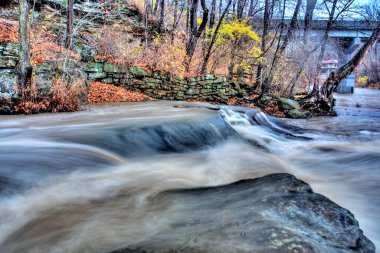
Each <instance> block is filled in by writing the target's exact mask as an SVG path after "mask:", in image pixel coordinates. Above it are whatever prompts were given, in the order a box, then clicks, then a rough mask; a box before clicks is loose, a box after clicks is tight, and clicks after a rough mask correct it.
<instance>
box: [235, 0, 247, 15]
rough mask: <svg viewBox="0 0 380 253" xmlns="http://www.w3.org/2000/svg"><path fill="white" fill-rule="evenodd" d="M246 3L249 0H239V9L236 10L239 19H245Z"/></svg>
mask: <svg viewBox="0 0 380 253" xmlns="http://www.w3.org/2000/svg"><path fill="white" fill-rule="evenodd" d="M246 3H247V0H238V3H237V10H236V17H237V19H243V13H244V8H245V5H246Z"/></svg>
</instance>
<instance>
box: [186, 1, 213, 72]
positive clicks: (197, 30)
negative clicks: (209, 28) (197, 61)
mask: <svg viewBox="0 0 380 253" xmlns="http://www.w3.org/2000/svg"><path fill="white" fill-rule="evenodd" d="M201 6H202V10H203V16H202V22H201V24H200V25H199V27H198V25H197V9H198V0H192V4H191V7H190V22H189V25H190V29H189V30H190V33H189V35H188V39H187V43H186V56H187V58H188V59H187V62H186V64H185V65H186V69H187V71H188V70H189V67H190V62H191V59H192V57H193V55H194V51H195V47H196V46H197V42H198V38H199V37H200V36H201V35H202V33H203V31H204V29H205V28H206V24H207V21H208V13H209V10H208V9H207V6H206V2H205V0H201Z"/></svg>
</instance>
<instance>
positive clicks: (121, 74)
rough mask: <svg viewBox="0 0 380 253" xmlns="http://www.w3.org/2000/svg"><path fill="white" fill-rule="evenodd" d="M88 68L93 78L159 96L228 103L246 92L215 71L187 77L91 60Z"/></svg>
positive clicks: (86, 70) (158, 97)
mask: <svg viewBox="0 0 380 253" xmlns="http://www.w3.org/2000/svg"><path fill="white" fill-rule="evenodd" d="M84 70H85V72H87V73H88V78H89V80H91V81H99V82H103V83H108V84H113V85H115V86H121V87H125V88H129V89H134V90H138V91H140V92H142V93H144V94H146V95H148V96H151V97H154V98H157V99H165V100H187V99H194V100H204V101H218V102H226V100H228V99H229V98H231V97H235V96H237V95H244V94H243V93H244V91H242V90H240V89H235V88H234V86H233V85H231V84H230V83H229V82H228V81H227V79H226V78H225V77H215V75H214V74H206V75H203V76H198V77H193V78H188V79H185V78H183V77H181V76H172V75H171V74H170V73H167V72H160V71H156V72H151V73H149V71H147V70H145V69H143V68H140V67H127V66H125V65H118V64H111V63H99V62H98V63H88V64H87V65H86V66H85V67H84Z"/></svg>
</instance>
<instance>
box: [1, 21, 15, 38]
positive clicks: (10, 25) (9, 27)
mask: <svg viewBox="0 0 380 253" xmlns="http://www.w3.org/2000/svg"><path fill="white" fill-rule="evenodd" d="M0 41H2V42H7V43H8V42H12V43H18V26H17V25H16V24H15V22H12V21H9V20H6V19H2V18H0Z"/></svg>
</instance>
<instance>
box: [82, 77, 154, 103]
mask: <svg viewBox="0 0 380 253" xmlns="http://www.w3.org/2000/svg"><path fill="white" fill-rule="evenodd" d="M149 100H155V99H153V98H151V97H149V96H147V95H144V94H142V93H139V92H136V91H131V90H126V89H124V88H121V87H116V86H113V85H110V84H105V83H101V82H93V83H91V88H90V90H89V93H88V98H87V101H88V102H89V103H91V104H95V103H111V102H142V101H149Z"/></svg>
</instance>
